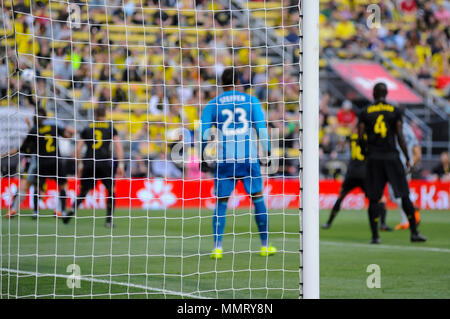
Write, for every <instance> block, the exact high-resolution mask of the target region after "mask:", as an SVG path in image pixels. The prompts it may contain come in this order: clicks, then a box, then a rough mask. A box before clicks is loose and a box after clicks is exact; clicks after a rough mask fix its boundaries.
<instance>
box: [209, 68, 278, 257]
mask: <svg viewBox="0 0 450 319" xmlns="http://www.w3.org/2000/svg"><path fill="white" fill-rule="evenodd" d="M237 85H239V77H238V73H237V71H236V70H235V69H234V68H227V69H226V70H225V71H224V72H223V74H222V86H223V91H224V92H223V93H222V94H221V95H219V96H218V97H216V98H214V99H213V100H211V101H210V102H209V103H208V104H207V105H206V106H205V109H204V110H203V112H202V116H201V141H202V143H201V145H202V154H201V159H202V160H201V163H200V168H201V170H202V171H203V172H207V171H211V170H213V171H214V175H215V181H214V188H215V196H216V197H217V201H216V208H215V211H214V215H213V220H212V224H213V234H214V249H213V251H212V254H211V258H213V259H220V258H222V254H223V249H222V236H223V233H224V229H225V221H226V209H227V202H228V199H229V197H230V195H231V193H232V192H233V190H234V188H235V185H236V181H238V180H241V181H242V183H243V184H244V188H245V190H246V192H247V193H248V194H249V195H250V196H251V199H252V201H253V204H254V206H255V220H256V224H257V226H258V231H259V236H260V239H261V250H260V255H261V256H269V255H273V254H274V253H275V252H276V248H275V247H273V246H271V245H269V242H268V226H269V225H268V214H267V209H266V205H265V203H264V196H263V193H262V191H263V181H262V177H261V167H260V163H259V161H258V153H257V145H256V142H257V138H259V140H260V142H261V144H262V145H263V149H264V150H265V151H266V152H267V153H268V155H269V156H270V143H269V140H268V132H267V127H266V124H265V119H264V113H263V111H262V108H261V103H260V102H259V100H258V99H257V98H256V97H253V96H250V95H248V94H246V93H242V92H239V91H238V90H237V88H236V86H237ZM213 125H214V126H215V127H216V136H217V137H218V149H217V150H218V156H217V159H216V160H214V162H216V165H215V166H214V168H212V167H211V166H210V165H208V163H207V160H206V158H205V156H204V154H205V149H206V146H207V142H208V139H209V138H210V136H211V129H212V126H213ZM253 129H255V130H256V134H257V136H255V132H254V130H253ZM211 162H213V161H212V160H211ZM267 164H269V162H267Z"/></svg>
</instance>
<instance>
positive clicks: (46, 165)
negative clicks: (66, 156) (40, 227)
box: [10, 107, 74, 217]
mask: <svg viewBox="0 0 450 319" xmlns="http://www.w3.org/2000/svg"><path fill="white" fill-rule="evenodd" d="M73 133H74V131H73V129H72V128H71V127H63V126H61V125H58V124H57V123H56V122H55V121H54V120H52V119H50V118H48V117H47V112H46V110H45V109H44V108H42V107H38V109H37V115H36V123H35V125H34V126H33V127H32V128H31V130H30V132H29V133H28V135H27V137H26V138H25V140H24V142H23V143H22V146H21V149H20V152H22V153H27V154H35V155H36V156H35V158H33V159H32V162H31V163H30V166H31V167H30V170H29V174H30V176H28V177H27V178H31V179H29V185H27V186H31V184H34V185H35V186H36V188H37V191H36V192H37V193H42V192H43V189H44V186H45V183H46V180H47V179H53V180H55V181H56V182H57V185H58V193H59V197H58V201H57V208H56V210H55V215H56V216H58V217H59V216H60V214H61V213H60V212H61V211H62V210H64V207H65V200H66V191H65V184H66V181H67V180H66V173H67V172H66V171H65V167H64V163H63V162H62V161H61V159H60V158H59V148H58V139H59V137H71V136H72V135H73ZM14 152H17V150H16V151H12V152H11V154H12V153H14ZM33 161H34V162H33ZM21 188H22V187H21ZM26 188H27V187H26V186H25V187H24V189H26ZM24 189H23V190H24ZM23 190H22V192H23ZM23 196H24V194H23V193H22V194H21V192H19V194H17V196H15V198H14V201H13V205H12V208H11V213H10V215H12V216H13V215H15V214H16V212H17V211H18V209H19V206H20V203H21V202H22V200H23ZM38 203H39V199H38V197H37V196H36V194H35V196H34V210H35V211H34V213H33V217H37V216H38V214H39V210H38Z"/></svg>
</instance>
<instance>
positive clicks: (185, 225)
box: [0, 0, 302, 298]
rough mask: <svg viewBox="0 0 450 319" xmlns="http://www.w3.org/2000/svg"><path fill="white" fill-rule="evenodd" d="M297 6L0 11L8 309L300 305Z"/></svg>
mask: <svg viewBox="0 0 450 319" xmlns="http://www.w3.org/2000/svg"><path fill="white" fill-rule="evenodd" d="M301 2H302V1H301V0H271V1H246V0H231V1H230V0H215V1H204V0H73V1H72V0H70V1H68V0H38V1H36V0H3V1H1V12H0V37H1V39H0V41H1V45H0V59H1V62H0V105H1V106H0V132H1V134H0V153H1V154H2V159H1V178H0V186H1V198H0V201H1V202H0V207H1V221H0V228H1V236H0V252H1V254H0V269H1V273H0V297H1V298H137V297H139V298H299V297H301V296H302V284H301V281H302V278H301V266H302V265H301V218H300V216H301V214H299V207H300V206H299V205H300V178H299V176H300V175H301V163H300V162H299V159H300V150H301V143H300V142H301V141H300V136H301V135H300V134H299V132H300V129H301V128H300V125H299V123H300V114H301V112H299V111H300V98H301V94H300V85H299V83H300V82H301V76H300V75H301V68H300V63H301V34H300V30H301V28H300V27H299V26H300V24H301V18H300V17H301ZM230 67H233V70H234V74H235V75H236V76H237V79H238V80H236V79H235V78H233V81H234V82H233V83H231V87H232V90H231V91H232V92H234V93H231V94H235V95H234V96H238V95H239V94H241V95H240V96H241V97H242V96H244V95H243V94H244V93H246V94H248V96H252V97H253V98H251V101H252V102H251V103H249V104H248V105H250V106H249V107H250V110H251V111H244V110H245V107H244V106H242V105H241V106H240V107H239V108H238V105H237V102H236V101H237V100H239V99H236V98H235V99H234V100H232V102H231V103H232V104H233V103H234V106H235V109H234V111H235V113H227V111H225V112H224V111H223V110H222V109H220V108H221V107H222V106H221V104H220V103H222V102H216V103H215V104H214V103H212V104H211V103H210V104H209V106H210V108H211V109H213V110H215V112H216V113H217V114H222V115H224V116H222V119H219V117H220V116H216V117H214V116H213V117H212V118H213V122H214V123H212V124H214V125H213V127H216V132H217V131H218V130H219V128H220V127H222V130H224V131H225V133H226V134H225V135H227V136H229V135H230V134H231V135H232V138H231V139H230V140H227V142H226V143H227V145H228V143H235V144H238V143H239V136H240V134H241V133H242V132H243V130H244V128H245V129H246V128H247V127H251V126H255V125H257V124H258V125H261V124H262V127H264V128H266V129H267V132H268V135H267V136H266V135H264V130H263V131H262V132H263V133H262V134H260V133H259V132H256V135H252V134H247V135H246V134H244V135H245V136H246V137H244V139H245V138H247V139H250V143H249V144H251V145H253V144H252V143H251V142H254V141H256V140H259V146H258V150H259V153H258V155H256V157H255V158H256V160H255V161H254V163H256V164H254V165H253V166H252V165H250V166H249V167H253V168H251V169H249V170H248V174H247V175H246V174H245V172H244V173H242V171H240V170H239V169H237V167H238V165H237V164H236V166H234V167H235V170H234V175H233V174H231V175H230V174H228V175H226V176H225V177H224V178H223V179H220V177H223V176H221V174H223V173H221V172H220V170H217V169H216V171H215V172H212V171H205V172H203V171H202V170H201V169H200V166H199V162H200V161H201V160H202V154H206V153H208V155H211V156H215V160H214V161H213V162H215V164H216V166H213V168H214V167H216V168H217V165H219V162H220V161H219V160H218V156H219V155H218V153H220V152H221V150H220V148H221V147H222V146H221V145H223V143H222V144H221V143H220V142H219V143H214V142H210V143H209V144H208V146H207V147H206V150H205V151H204V152H203V149H202V146H203V144H202V143H201V134H199V132H200V130H201V126H202V125H203V124H205V123H204V121H203V122H201V119H202V118H203V116H205V117H204V118H206V115H205V113H206V112H207V111H206V109H207V107H206V105H207V104H208V102H210V101H212V100H214V99H215V98H216V97H220V96H221V95H222V94H224V93H226V92H225V91H224V88H225V87H224V86H223V85H222V82H223V74H224V73H225V71H226V70H227V69H229V68H230ZM226 90H227V89H226ZM228 94H229V93H228ZM248 96H247V98H248ZM256 99H257V100H258V101H259V102H260V103H257V102H255V101H256ZM219 100H220V99H216V100H215V101H219ZM225 100H226V99H225ZM229 101H230V100H228V102H229ZM239 101H240V100H239ZM243 103H244V102H243ZM244 104H245V103H244ZM248 105H247V106H248ZM219 109H220V110H219ZM98 110H100V111H98ZM101 110H105V114H103V113H102V111H101ZM234 111H233V112H234ZM220 112H222V113H220ZM230 112H231V111H230ZM243 112H245V114H244V113H243ZM213 113H214V111H213ZM216 113H215V114H216ZM247 113H248V114H247ZM250 113H252V114H250ZM256 113H261V114H263V120H262V121H261V120H258V118H257V117H255V116H256V115H254V114H256ZM228 114H229V115H228ZM234 114H236V116H234ZM246 116H248V117H246ZM253 128H256V127H253ZM219 135H220V134H219ZM241 135H242V134H241ZM233 145H234V144H233ZM267 145H270V146H269V147H270V157H269V158H270V162H268V161H267V159H268V156H267V153H264V152H263V150H264V147H266V148H267ZM246 147H247V146H244V157H245V156H247V155H248V154H247V153H246V151H245V150H247V148H246ZM251 147H252V146H250V148H251ZM232 148H233V150H234V146H232ZM266 151H267V149H266ZM237 153H239V150H238V151H237ZM245 154H247V155H245ZM238 155H239V154H238ZM236 156H237V155H236V154H234V151H233V159H236ZM247 160H248V158H247V159H245V160H244V163H247V162H246V161H247ZM260 161H261V162H264V163H265V164H266V165H262V164H261V165H259V162H260ZM233 163H235V162H233ZM267 164H268V165H267ZM232 165H234V164H232ZM242 165H243V164H242ZM242 165H241V166H242ZM241 166H239V167H241ZM244 166H245V165H244ZM259 173H261V177H260V175H259ZM215 177H217V178H218V179H215ZM222 180H226V181H227V182H223V181H222ZM217 181H219V182H217ZM259 181H262V188H260V187H259V184H258V183H259ZM222 182H223V184H220V185H221V186H219V193H220V192H221V191H223V192H224V193H222V195H223V194H225V195H223V196H222V195H220V194H217V193H216V192H215V189H216V190H217V185H216V186H215V184H217V183H222ZM83 183H84V184H83ZM235 183H236V188H234V184H235ZM230 185H231V186H230ZM249 185H250V186H249ZM221 187H222V190H220V188H221ZM84 190H86V192H85V196H82V195H83V194H81V193H83V191H84ZM249 190H250V193H253V195H255V194H260V195H262V196H259V197H258V196H256V195H255V196H254V197H250V196H248V194H247V193H248V191H249ZM217 195H218V196H219V197H229V198H228V201H227V202H226V203H225V204H223V201H218V200H219V199H220V198H217ZM261 198H262V200H261ZM77 202H78V204H77V205H75V204H74V203H77ZM221 205H222V207H221ZM223 205H225V207H223ZM72 211H73V213H74V214H73V215H71V212H72ZM108 212H110V213H111V216H112V218H108ZM300 213H301V211H300ZM214 216H216V217H217V218H218V219H221V222H217V220H215V219H214ZM69 217H70V219H69ZM66 222H67V223H66ZM221 223H223V227H224V228H223V230H222V231H223V235H222V231H221V230H220V227H221V226H218V225H219V224H221ZM213 225H214V226H213ZM218 237H221V240H218ZM214 248H221V250H220V249H219V251H217V250H214ZM275 248H276V252H275ZM272 253H273V254H272ZM267 255H269V256H267ZM212 257H215V258H212Z"/></svg>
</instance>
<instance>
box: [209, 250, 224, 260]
mask: <svg viewBox="0 0 450 319" xmlns="http://www.w3.org/2000/svg"><path fill="white" fill-rule="evenodd" d="M222 255H223V250H222V249H221V248H215V249H213V251H212V253H211V256H210V257H211V259H222Z"/></svg>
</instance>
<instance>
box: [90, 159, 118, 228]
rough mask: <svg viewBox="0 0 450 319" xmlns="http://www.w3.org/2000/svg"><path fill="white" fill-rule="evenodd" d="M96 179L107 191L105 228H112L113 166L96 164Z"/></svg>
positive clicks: (108, 163) (109, 163) (110, 164)
mask: <svg viewBox="0 0 450 319" xmlns="http://www.w3.org/2000/svg"><path fill="white" fill-rule="evenodd" d="M95 173H96V176H95V177H96V178H99V179H100V181H101V182H102V183H103V185H105V188H106V190H107V191H108V197H107V198H106V222H105V226H106V227H113V223H112V216H113V212H114V198H115V193H114V181H113V178H112V177H113V176H114V166H113V164H112V162H107V163H102V162H99V163H98V164H96V169H95Z"/></svg>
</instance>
